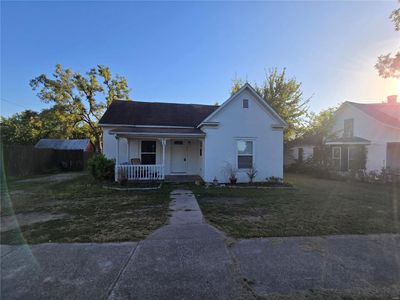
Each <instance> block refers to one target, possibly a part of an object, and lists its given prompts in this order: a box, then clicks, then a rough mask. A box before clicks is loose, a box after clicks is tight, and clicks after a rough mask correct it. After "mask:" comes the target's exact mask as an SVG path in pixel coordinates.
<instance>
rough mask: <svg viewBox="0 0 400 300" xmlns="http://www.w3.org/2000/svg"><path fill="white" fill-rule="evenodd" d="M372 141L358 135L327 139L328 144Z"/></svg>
mask: <svg viewBox="0 0 400 300" xmlns="http://www.w3.org/2000/svg"><path fill="white" fill-rule="evenodd" d="M370 143H371V141H370V140H367V139H364V138H361V137H358V136H353V137H341V138H335V139H329V140H327V141H326V144H327V145H334V144H370Z"/></svg>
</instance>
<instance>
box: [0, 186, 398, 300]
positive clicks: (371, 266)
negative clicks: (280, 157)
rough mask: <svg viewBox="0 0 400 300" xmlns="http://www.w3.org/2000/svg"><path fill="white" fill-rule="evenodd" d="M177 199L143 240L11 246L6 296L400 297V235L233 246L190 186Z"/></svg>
mask: <svg viewBox="0 0 400 300" xmlns="http://www.w3.org/2000/svg"><path fill="white" fill-rule="evenodd" d="M171 197H172V201H171V203H170V211H171V216H170V219H169V224H168V225H165V226H163V227H162V228H160V229H158V230H156V231H155V232H154V233H153V234H151V235H150V236H149V237H148V238H147V239H145V240H143V241H140V242H138V243H107V244H40V245H33V246H7V245H2V246H1V247H0V250H1V295H0V296H1V297H0V298H1V299H55V298H63V299H107V298H108V299H237V298H243V299H247V298H252V297H253V296H254V295H258V296H264V297H269V296H271V295H275V296H276V295H279V294H281V295H282V294H283V295H285V297H286V296H287V297H289V298H290V299H305V298H307V297H310V296H312V297H315V296H320V295H322V296H321V298H324V297H325V298H332V297H333V296H336V297H337V298H338V299H339V298H340V297H348V298H353V297H354V296H356V297H358V298H360V299H363V298H367V297H374V299H399V298H400V235H398V234H380V235H347V236H327V237H293V238H263V239H250V240H241V241H238V242H236V243H233V244H232V243H231V244H230V246H229V247H227V246H226V244H227V243H226V240H225V237H224V235H223V234H222V233H221V232H219V231H218V230H216V229H215V228H214V227H212V226H210V225H208V224H206V223H205V222H204V220H203V215H202V213H201V210H200V208H199V206H198V204H197V201H196V199H195V197H194V195H193V194H192V193H191V192H190V191H187V190H175V191H174V192H173V193H172V194H171ZM396 297H397V298H396ZM325 298H324V299H325Z"/></svg>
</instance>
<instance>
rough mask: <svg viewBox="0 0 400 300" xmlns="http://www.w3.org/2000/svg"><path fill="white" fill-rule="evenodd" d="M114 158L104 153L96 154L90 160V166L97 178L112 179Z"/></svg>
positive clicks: (91, 172)
mask: <svg viewBox="0 0 400 300" xmlns="http://www.w3.org/2000/svg"><path fill="white" fill-rule="evenodd" d="M114 167H115V162H114V160H111V159H108V158H106V157H105V156H104V155H103V154H95V155H93V156H92V157H91V158H89V160H88V168H89V171H90V174H92V176H93V178H95V179H97V180H111V179H113V178H114Z"/></svg>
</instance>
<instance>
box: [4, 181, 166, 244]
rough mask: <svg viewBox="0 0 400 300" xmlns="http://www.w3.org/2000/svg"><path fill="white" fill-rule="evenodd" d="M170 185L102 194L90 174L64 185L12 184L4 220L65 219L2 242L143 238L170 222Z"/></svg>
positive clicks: (8, 234)
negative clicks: (29, 217)
mask: <svg viewBox="0 0 400 300" xmlns="http://www.w3.org/2000/svg"><path fill="white" fill-rule="evenodd" d="M170 190H171V187H170V186H169V185H165V186H163V187H162V188H161V189H159V190H156V191H134V192H121V191H111V190H104V189H103V188H102V184H101V183H96V182H94V181H93V180H92V179H91V178H90V177H89V176H87V175H84V176H80V177H79V178H74V179H71V180H67V181H63V182H49V183H41V184H35V185H31V184H29V185H23V186H21V185H20V184H18V185H15V184H11V185H10V193H8V194H6V195H4V196H5V197H2V212H1V214H2V218H3V217H7V216H12V215H13V214H14V213H15V214H17V215H34V214H36V215H41V216H44V215H47V216H48V215H56V216H57V215H58V216H59V215H63V216H66V217H64V218H62V219H57V220H55V219H52V220H46V221H44V220H42V222H40V223H39V222H35V223H28V224H20V225H21V226H20V228H17V229H11V230H8V231H5V232H3V233H2V235H1V242H2V243H7V244H17V243H22V242H28V243H43V242H116V241H134V240H139V239H143V238H145V237H146V236H147V235H148V234H149V233H151V232H152V231H154V230H155V229H157V228H158V227H160V226H162V225H163V224H164V223H165V222H166V220H167V211H168V204H169V201H170V199H169V193H170Z"/></svg>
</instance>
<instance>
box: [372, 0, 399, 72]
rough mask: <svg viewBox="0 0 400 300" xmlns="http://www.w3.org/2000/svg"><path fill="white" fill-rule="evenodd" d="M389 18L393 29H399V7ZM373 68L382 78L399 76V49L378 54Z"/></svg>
mask: <svg viewBox="0 0 400 300" xmlns="http://www.w3.org/2000/svg"><path fill="white" fill-rule="evenodd" d="M399 3H400V1H399ZM390 19H392V21H393V23H394V28H395V30H396V31H400V8H398V9H395V10H394V11H393V12H392V13H391V15H390ZM375 68H376V69H377V70H378V72H379V76H381V77H383V78H389V77H394V78H400V51H397V53H395V54H393V56H392V53H389V54H386V55H381V56H379V57H378V62H377V63H376V64H375Z"/></svg>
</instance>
